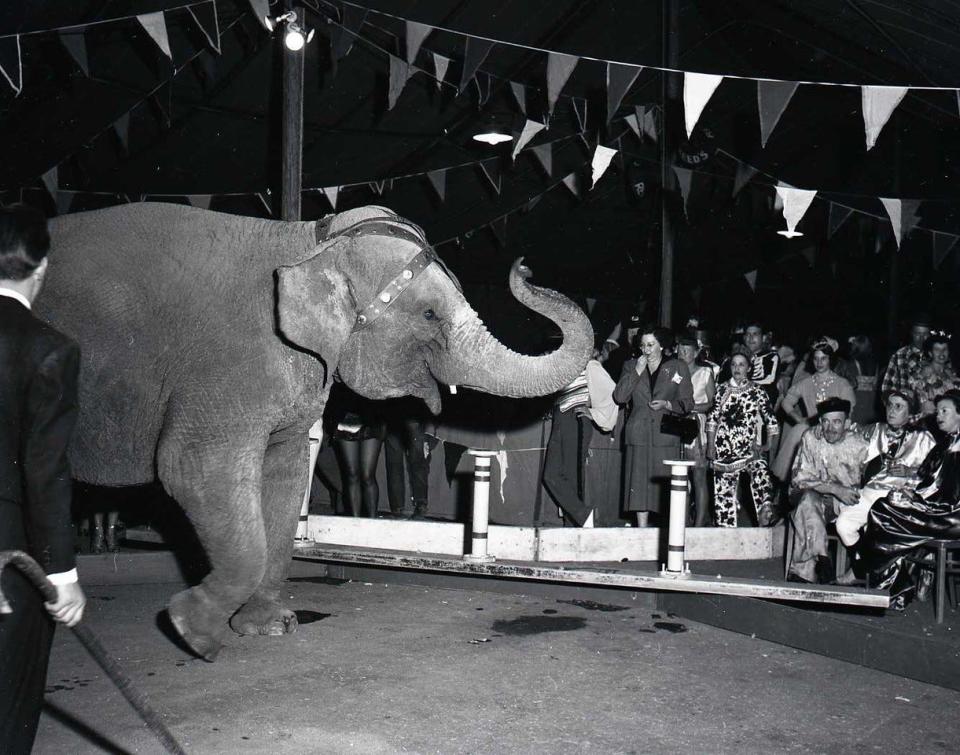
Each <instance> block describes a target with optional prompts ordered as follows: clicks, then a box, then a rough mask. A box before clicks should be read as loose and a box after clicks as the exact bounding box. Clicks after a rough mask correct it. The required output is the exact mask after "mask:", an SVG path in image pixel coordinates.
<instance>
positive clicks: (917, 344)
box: [880, 315, 930, 394]
mask: <svg viewBox="0 0 960 755" xmlns="http://www.w3.org/2000/svg"><path fill="white" fill-rule="evenodd" d="M929 335H930V319H929V318H928V317H926V316H925V315H917V316H916V317H914V318H913V320H912V322H911V324H910V343H909V344H907V345H906V346H903V347H901V348H899V349H897V351H896V352H894V355H893V356H892V357H891V358H890V362H889V364H888V365H887V370H886V372H884V374H883V382H882V383H881V384H880V390H881V391H882V392H883V393H884V394H886V393H888V392H890V391H892V390H904V389H907V388H910V381H911V380H915V379H916V378H917V377H918V375H919V373H920V361H921V358H922V357H923V344H924V342H925V341H926V340H927V337H928V336H929Z"/></svg>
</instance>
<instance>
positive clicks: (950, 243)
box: [933, 231, 960, 270]
mask: <svg viewBox="0 0 960 755" xmlns="http://www.w3.org/2000/svg"><path fill="white" fill-rule="evenodd" d="M958 238H960V236H954V235H953V234H952V233H940V232H938V231H933V269H934V270H936V269H937V268H939V267H940V265H942V264H943V261H944V260H945V259H946V258H947V255H948V254H950V250H951V249H953V247H954V246H955V245H956V243H957V239H958Z"/></svg>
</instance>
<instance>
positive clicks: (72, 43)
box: [60, 28, 90, 76]
mask: <svg viewBox="0 0 960 755" xmlns="http://www.w3.org/2000/svg"><path fill="white" fill-rule="evenodd" d="M60 42H61V44H63V46H64V47H65V48H66V50H67V52H68V53H70V57H71V58H73V62H74V63H76V64H77V65H78V66H79V67H80V70H81V71H83V75H84V76H89V75H90V62H89V61H88V59H87V38H86V37H85V36H84V30H83V28H80V29H79V30H77V31H75V32H65V33H63V34H61V35H60Z"/></svg>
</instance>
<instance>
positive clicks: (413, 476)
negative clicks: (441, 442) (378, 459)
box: [382, 397, 430, 520]
mask: <svg viewBox="0 0 960 755" xmlns="http://www.w3.org/2000/svg"><path fill="white" fill-rule="evenodd" d="M382 403H383V405H384V407H385V415H386V421H387V438H386V449H385V452H384V460H385V462H386V467H387V498H388V500H389V502H390V512H391V513H392V514H393V516H395V517H402V516H403V515H404V513H405V510H406V504H407V487H406V481H405V472H409V479H410V498H411V499H412V503H413V508H412V510H411V513H410V517H409V518H410V519H418V520H419V519H425V518H426V516H427V508H428V494H429V491H428V485H427V480H428V479H429V477H430V444H429V442H428V441H427V435H426V432H425V429H426V421H427V420H426V417H425V416H424V413H425V408H424V405H423V402H422V401H421V400H420V399H415V398H409V397H408V398H398V399H390V400H389V401H384V402H382Z"/></svg>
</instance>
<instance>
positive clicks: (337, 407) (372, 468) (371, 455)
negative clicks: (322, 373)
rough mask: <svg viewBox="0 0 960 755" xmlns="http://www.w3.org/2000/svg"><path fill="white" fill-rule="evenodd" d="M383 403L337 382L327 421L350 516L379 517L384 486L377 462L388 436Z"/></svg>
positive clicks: (332, 388) (326, 429)
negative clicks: (378, 483)
mask: <svg viewBox="0 0 960 755" xmlns="http://www.w3.org/2000/svg"><path fill="white" fill-rule="evenodd" d="M379 403H380V402H377V401H371V400H370V399H367V398H364V397H363V396H359V395H357V394H356V393H354V392H353V391H351V390H350V389H349V388H347V387H346V386H345V385H344V384H343V383H339V382H335V383H334V384H333V386H332V387H331V389H330V398H329V399H328V403H327V408H326V409H325V410H324V413H323V418H324V425H325V432H329V433H330V437H331V438H332V439H333V447H334V449H335V450H336V453H337V461H338V462H339V464H340V478H341V481H342V483H343V502H344V506H345V513H346V514H347V515H348V516H368V517H371V518H372V517H376V516H377V506H378V503H379V498H380V487H379V486H378V485H377V462H378V461H379V460H380V448H381V447H382V446H383V439H384V437H385V435H386V427H385V425H384V421H383V417H382V416H381V414H380V412H381V407H380V406H379Z"/></svg>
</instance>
